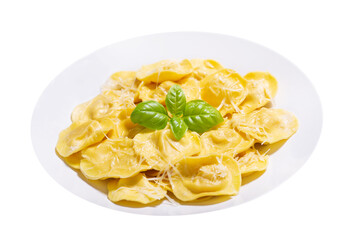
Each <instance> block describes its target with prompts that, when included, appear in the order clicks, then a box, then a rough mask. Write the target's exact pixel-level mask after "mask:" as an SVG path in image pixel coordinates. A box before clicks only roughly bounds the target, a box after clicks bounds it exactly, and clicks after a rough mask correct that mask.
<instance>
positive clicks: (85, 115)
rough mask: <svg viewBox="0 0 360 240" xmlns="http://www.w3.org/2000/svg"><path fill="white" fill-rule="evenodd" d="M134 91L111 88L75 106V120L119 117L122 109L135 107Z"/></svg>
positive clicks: (72, 118) (73, 117)
mask: <svg viewBox="0 0 360 240" xmlns="http://www.w3.org/2000/svg"><path fill="white" fill-rule="evenodd" d="M134 95H135V93H134V92H133V93H132V92H128V91H126V90H109V91H105V92H103V93H102V94H99V95H98V96H96V97H95V98H94V99H92V100H90V101H88V102H85V103H82V104H80V105H78V106H77V107H75V109H74V110H73V112H72V114H71V120H72V121H73V122H77V121H86V120H91V119H94V120H96V119H101V118H109V117H117V116H118V115H119V114H120V112H121V110H122V109H126V108H132V107H135V104H134Z"/></svg>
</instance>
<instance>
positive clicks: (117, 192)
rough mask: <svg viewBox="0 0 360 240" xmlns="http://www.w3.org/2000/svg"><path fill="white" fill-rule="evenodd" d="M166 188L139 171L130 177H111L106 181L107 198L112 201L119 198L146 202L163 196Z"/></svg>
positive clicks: (119, 199)
mask: <svg viewBox="0 0 360 240" xmlns="http://www.w3.org/2000/svg"><path fill="white" fill-rule="evenodd" d="M165 195H166V190H164V189H163V188H162V187H161V186H158V185H156V184H154V183H152V182H149V181H148V180H147V179H146V177H145V176H144V174H142V173H140V174H138V175H136V176H133V177H130V178H122V179H113V180H110V181H109V183H108V198H109V199H110V200H111V201H113V202H118V201H121V200H126V201H133V202H139V203H142V204H148V203H151V202H154V201H157V200H161V199H163V198H164V197H165Z"/></svg>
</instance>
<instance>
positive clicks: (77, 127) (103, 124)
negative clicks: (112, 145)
mask: <svg viewBox="0 0 360 240" xmlns="http://www.w3.org/2000/svg"><path fill="white" fill-rule="evenodd" d="M112 128H113V122H112V121H111V120H110V119H101V120H99V121H97V120H89V121H81V122H74V123H72V124H71V125H70V127H68V128H66V129H65V130H63V131H61V132H60V134H59V139H58V142H57V144H56V151H57V152H58V153H59V154H60V155H61V156H63V157H69V156H70V155H72V154H74V153H76V152H79V151H81V150H82V149H84V148H86V147H88V146H90V145H92V144H94V143H98V142H100V141H101V140H102V139H103V138H105V136H106V134H107V133H108V132H109V131H110V130H111V129H112Z"/></svg>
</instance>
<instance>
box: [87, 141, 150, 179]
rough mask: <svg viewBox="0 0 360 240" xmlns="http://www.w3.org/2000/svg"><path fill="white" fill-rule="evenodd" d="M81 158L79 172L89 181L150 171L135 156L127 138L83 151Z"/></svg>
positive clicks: (106, 142) (131, 142) (125, 176)
mask: <svg viewBox="0 0 360 240" xmlns="http://www.w3.org/2000/svg"><path fill="white" fill-rule="evenodd" d="M82 157H83V159H82V160H81V162H80V170H81V172H82V173H83V174H84V175H85V176H86V178H88V179H91V180H97V179H106V178H127V177H131V176H134V175H136V174H138V173H139V172H141V171H144V170H148V169H150V167H149V165H148V164H147V163H146V162H144V161H141V160H140V159H139V158H138V156H136V155H135V152H134V149H133V140H132V139H129V138H119V139H117V140H105V141H103V142H102V143H100V144H98V145H95V146H91V147H89V148H87V149H86V150H84V151H83V152H82Z"/></svg>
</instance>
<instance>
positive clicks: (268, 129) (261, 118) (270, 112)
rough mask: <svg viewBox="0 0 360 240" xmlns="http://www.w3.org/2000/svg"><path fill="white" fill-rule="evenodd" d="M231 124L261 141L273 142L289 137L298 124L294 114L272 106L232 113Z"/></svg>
mask: <svg viewBox="0 0 360 240" xmlns="http://www.w3.org/2000/svg"><path fill="white" fill-rule="evenodd" d="M230 122H231V123H230V124H231V126H232V127H233V128H235V129H236V130H238V131H240V132H244V133H246V134H249V135H250V136H252V137H253V138H255V139H257V140H258V141H259V142H261V143H274V142H278V141H280V140H283V139H288V138H290V137H291V136H292V135H293V134H294V133H295V132H296V131H297V129H298V127H299V124H298V120H297V118H296V117H295V116H294V114H292V113H290V112H288V111H285V110H282V109H272V108H261V109H259V110H255V111H253V112H251V113H248V114H233V117H232V119H231V121H230Z"/></svg>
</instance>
